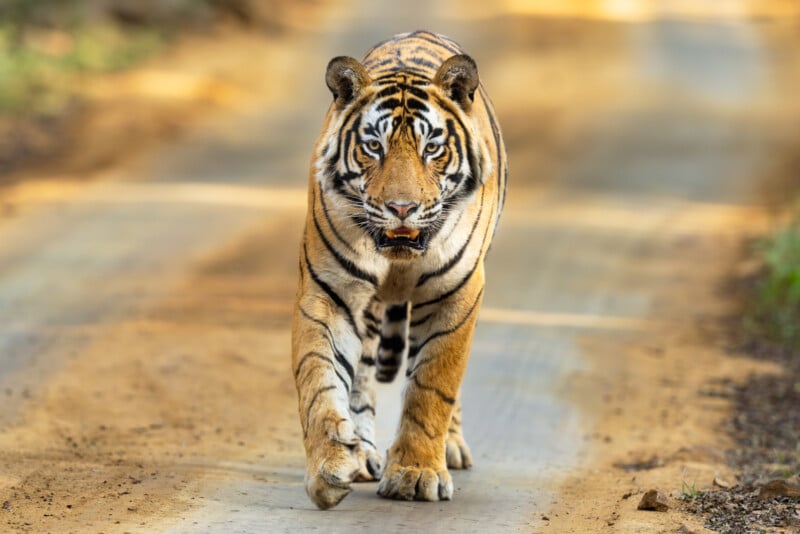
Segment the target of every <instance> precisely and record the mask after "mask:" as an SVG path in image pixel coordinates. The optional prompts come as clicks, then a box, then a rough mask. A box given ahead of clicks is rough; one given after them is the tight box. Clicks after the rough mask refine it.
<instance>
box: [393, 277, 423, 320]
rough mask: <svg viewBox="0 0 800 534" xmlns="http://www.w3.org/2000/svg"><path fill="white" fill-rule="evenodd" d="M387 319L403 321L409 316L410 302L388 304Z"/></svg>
mask: <svg viewBox="0 0 800 534" xmlns="http://www.w3.org/2000/svg"><path fill="white" fill-rule="evenodd" d="M417 285H419V284H417ZM385 316H386V319H387V320H388V321H391V322H396V321H403V320H405V319H406V317H408V303H407V302H406V303H404V304H397V305H394V306H388V307H387V308H386V314H385Z"/></svg>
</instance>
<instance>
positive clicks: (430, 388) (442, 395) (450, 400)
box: [413, 375, 456, 404]
mask: <svg viewBox="0 0 800 534" xmlns="http://www.w3.org/2000/svg"><path fill="white" fill-rule="evenodd" d="M413 381H414V384H415V385H416V386H417V387H418V388H419V389H421V390H423V391H432V392H433V393H435V394H436V395H438V396H439V398H440V399H442V400H443V401H444V402H446V403H447V404H455V403H456V399H455V397H450V396H449V395H446V394H445V393H444V392H443V391H442V390H441V389H439V388H436V387H433V386H424V385H422V384H421V383H420V381H419V378H418V377H417V376H416V375H414V378H413Z"/></svg>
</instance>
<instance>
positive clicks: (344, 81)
mask: <svg viewBox="0 0 800 534" xmlns="http://www.w3.org/2000/svg"><path fill="white" fill-rule="evenodd" d="M325 83H326V84H328V89H330V90H331V93H333V100H334V101H335V102H336V106H337V107H338V108H339V109H342V108H344V107H345V106H347V105H348V104H350V103H351V102H353V101H354V100H355V99H356V98H358V97H359V95H361V93H362V92H363V91H364V88H365V87H366V86H368V85H369V84H370V83H372V80H371V79H370V77H369V74H367V70H366V69H365V68H364V66H363V65H362V64H361V63H359V62H358V60H356V59H353V58H351V57H347V56H339V57H335V58H333V59H332V60H331V61H330V63H328V70H327V72H326V73H325Z"/></svg>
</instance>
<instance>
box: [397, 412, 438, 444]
mask: <svg viewBox="0 0 800 534" xmlns="http://www.w3.org/2000/svg"><path fill="white" fill-rule="evenodd" d="M403 416H404V417H405V418H406V419H407V420H408V421H411V422H412V423H414V424H415V425H417V426H418V427H420V428H421V429H422V432H423V433H424V434H425V435H426V436H428V439H435V438H436V434H434V433H432V432H430V431H428V429H427V428H425V422H424V421H420V420H419V419H418V418H417V416H415V415H414V414H412V413H411V411H409V410H405V411H404V412H403Z"/></svg>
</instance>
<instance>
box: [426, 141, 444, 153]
mask: <svg viewBox="0 0 800 534" xmlns="http://www.w3.org/2000/svg"><path fill="white" fill-rule="evenodd" d="M440 146H441V145H437V144H436V143H428V144H427V145H425V152H426V153H427V154H433V153H434V152H436V151H437V150H439V147H440Z"/></svg>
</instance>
